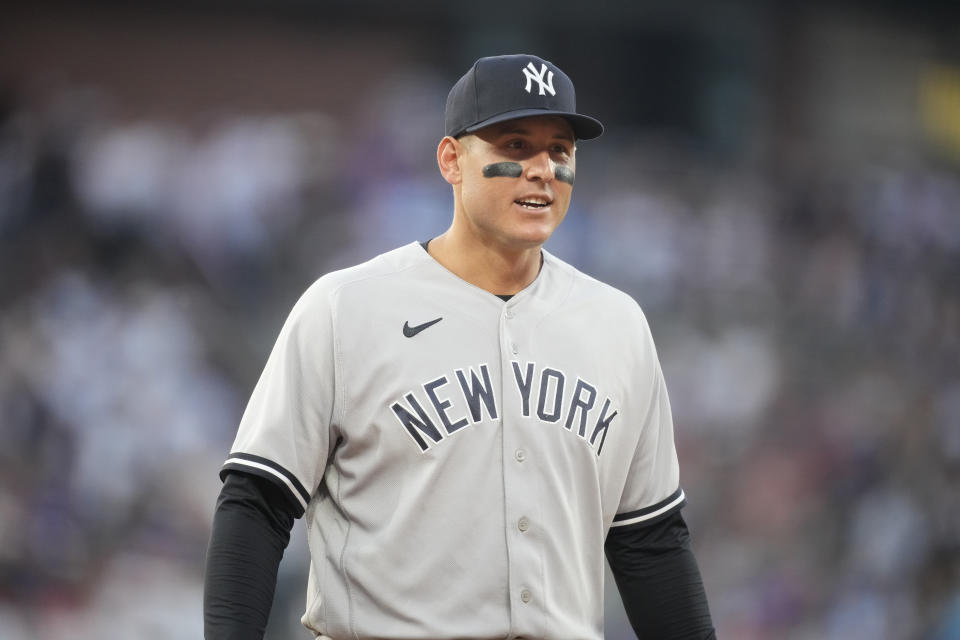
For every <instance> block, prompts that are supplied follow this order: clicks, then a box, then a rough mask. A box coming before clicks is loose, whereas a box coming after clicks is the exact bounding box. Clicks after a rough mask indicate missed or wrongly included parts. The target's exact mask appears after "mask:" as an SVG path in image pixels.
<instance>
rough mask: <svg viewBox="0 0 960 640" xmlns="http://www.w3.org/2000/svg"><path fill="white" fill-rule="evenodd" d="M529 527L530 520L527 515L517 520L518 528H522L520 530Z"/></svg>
mask: <svg viewBox="0 0 960 640" xmlns="http://www.w3.org/2000/svg"><path fill="white" fill-rule="evenodd" d="M529 528H530V521H529V520H527V517H526V516H523V517H522V518H520V520H518V521H517V529H520V531H526V530H527V529H529Z"/></svg>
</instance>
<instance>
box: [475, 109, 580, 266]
mask: <svg viewBox="0 0 960 640" xmlns="http://www.w3.org/2000/svg"><path fill="white" fill-rule="evenodd" d="M460 142H461V147H462V155H461V157H460V169H461V181H460V185H459V186H460V204H461V211H462V214H463V216H464V218H465V220H464V222H466V223H467V224H468V225H469V228H470V230H471V231H472V232H473V234H474V236H475V237H476V238H477V239H478V240H480V242H482V243H484V244H488V245H497V246H500V247H505V248H509V249H527V248H531V247H538V246H540V245H541V244H543V243H544V242H546V240H547V239H548V238H549V237H550V234H552V233H553V231H554V229H556V228H557V226H558V225H559V224H560V222H561V221H562V220H563V218H564V216H566V214H567V208H568V207H569V206H570V196H571V193H572V192H573V184H572V182H573V175H574V171H575V170H576V159H575V150H576V148H575V138H574V135H573V129H572V128H571V127H570V123H569V122H567V121H566V120H565V119H564V118H562V117H559V116H533V117H529V118H520V119H517V120H509V121H507V122H502V123H499V124H494V125H490V126H489V127H485V128H483V129H481V130H479V131H477V132H475V133H473V134H468V135H466V136H463V137H462V138H461V139H460ZM500 163H513V164H500ZM491 165H497V166H496V167H492V168H491ZM518 165H519V166H518ZM485 167H487V168H488V171H487V173H488V175H489V174H499V175H493V176H492V177H487V176H485V175H484V168H485ZM558 167H560V175H561V178H562V179H560V180H558V179H557V168H558ZM497 169H500V171H497ZM517 172H519V174H520V175H519V177H514V176H516V173H517ZM503 174H509V175H503Z"/></svg>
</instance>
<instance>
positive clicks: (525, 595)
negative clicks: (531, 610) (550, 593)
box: [520, 589, 533, 604]
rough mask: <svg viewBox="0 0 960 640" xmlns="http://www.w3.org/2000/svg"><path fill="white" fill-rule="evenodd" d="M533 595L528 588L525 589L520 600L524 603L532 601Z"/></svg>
mask: <svg viewBox="0 0 960 640" xmlns="http://www.w3.org/2000/svg"><path fill="white" fill-rule="evenodd" d="M531 597H533V596H531V595H530V591H529V590H528V589H524V590H523V591H521V592H520V602H522V603H524V604H526V603H528V602H530V598H531Z"/></svg>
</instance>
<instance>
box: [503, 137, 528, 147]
mask: <svg viewBox="0 0 960 640" xmlns="http://www.w3.org/2000/svg"><path fill="white" fill-rule="evenodd" d="M505 146H506V147H507V148H508V149H523V148H524V146H525V143H524V141H523V140H521V139H520V138H515V139H513V140H510V141H508V142H507V144H506V145H505Z"/></svg>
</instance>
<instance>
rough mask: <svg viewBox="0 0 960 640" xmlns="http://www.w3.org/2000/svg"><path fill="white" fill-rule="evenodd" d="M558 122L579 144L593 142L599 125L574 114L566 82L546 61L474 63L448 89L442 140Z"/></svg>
mask: <svg viewBox="0 0 960 640" xmlns="http://www.w3.org/2000/svg"><path fill="white" fill-rule="evenodd" d="M549 115H556V116H563V117H564V118H566V119H567V120H568V121H569V122H570V125H571V126H572V127H573V133H574V135H575V136H576V137H577V138H578V139H580V140H589V139H591V138H596V137H598V136H599V135H600V134H602V133H603V125H602V124H600V121H599V120H597V119H596V118H591V117H590V116H585V115H583V114H580V113H577V95H576V92H575V91H574V89H573V81H572V80H570V78H569V76H567V74H565V73H564V72H563V71H561V70H560V68H559V67H557V66H556V65H554V64H553V63H552V62H550V61H548V60H543V59H542V58H538V57H537V56H532V55H526V54H519V55H509V56H490V57H488V58H480V59H479V60H477V61H476V62H474V63H473V66H472V67H470V70H469V71H467V72H466V73H465V74H464V75H463V77H461V78H460V79H459V80H457V83H456V84H455V85H453V88H452V89H451V90H450V93H449V95H447V108H446V112H445V116H444V124H445V132H446V135H448V136H453V137H454V138H456V137H457V136H460V135H463V134H464V133H472V132H474V131H476V130H477V129H482V128H483V127H486V126H489V125H491V124H496V123H498V122H503V121H505V120H513V119H515V118H526V117H528V116H549Z"/></svg>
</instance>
